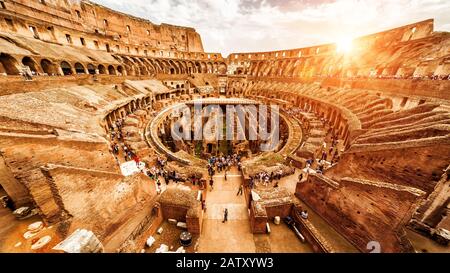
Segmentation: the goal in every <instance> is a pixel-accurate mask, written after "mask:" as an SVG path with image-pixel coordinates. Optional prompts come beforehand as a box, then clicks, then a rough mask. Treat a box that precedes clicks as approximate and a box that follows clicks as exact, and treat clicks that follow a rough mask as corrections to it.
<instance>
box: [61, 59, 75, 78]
mask: <svg viewBox="0 0 450 273" xmlns="http://www.w3.org/2000/svg"><path fill="white" fill-rule="evenodd" d="M61 69H62V72H63V74H64V75H65V76H67V75H72V74H73V72H72V66H70V64H69V63H68V62H66V61H63V62H61Z"/></svg>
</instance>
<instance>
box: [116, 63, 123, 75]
mask: <svg viewBox="0 0 450 273" xmlns="http://www.w3.org/2000/svg"><path fill="white" fill-rule="evenodd" d="M117 72H119V76H122V75H123V67H122V66H121V65H119V66H118V67H117Z"/></svg>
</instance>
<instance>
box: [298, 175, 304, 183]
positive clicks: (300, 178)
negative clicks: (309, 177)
mask: <svg viewBox="0 0 450 273" xmlns="http://www.w3.org/2000/svg"><path fill="white" fill-rule="evenodd" d="M302 180H303V173H300V174H299V175H298V182H302Z"/></svg>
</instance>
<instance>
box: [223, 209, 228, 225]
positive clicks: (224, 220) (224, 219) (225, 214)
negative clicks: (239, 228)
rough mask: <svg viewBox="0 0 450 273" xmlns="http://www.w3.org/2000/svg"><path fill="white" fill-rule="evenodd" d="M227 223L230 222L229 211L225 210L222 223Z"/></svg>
mask: <svg viewBox="0 0 450 273" xmlns="http://www.w3.org/2000/svg"><path fill="white" fill-rule="evenodd" d="M227 221H228V209H227V208H225V210H224V212H223V222H222V223H225V222H227Z"/></svg>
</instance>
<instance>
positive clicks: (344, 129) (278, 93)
mask: <svg viewBox="0 0 450 273" xmlns="http://www.w3.org/2000/svg"><path fill="white" fill-rule="evenodd" d="M286 90H290V88H286V89H284V86H283V85H278V86H276V85H260V84H255V85H253V84H249V85H248V87H247V88H246V89H245V90H244V96H245V97H248V98H254V99H256V100H258V99H260V98H267V99H269V100H270V99H276V100H283V101H286V102H287V103H289V105H292V106H296V107H299V108H300V109H303V110H305V111H307V112H312V113H314V114H315V115H316V116H317V117H319V118H324V119H325V120H328V121H329V124H330V125H331V127H332V129H333V130H334V132H335V133H336V135H338V136H339V137H340V138H341V139H343V140H344V145H345V146H348V145H349V144H350V142H351V139H350V137H351V134H352V132H351V131H352V130H356V129H358V128H356V129H355V128H350V127H351V126H350V125H349V123H348V120H349V119H348V117H346V116H344V114H343V112H342V109H340V108H338V107H336V106H334V105H331V104H328V103H325V102H323V101H320V100H317V99H314V98H310V97H306V96H302V95H301V94H295V93H292V92H290V91H286ZM359 129H360V128H359Z"/></svg>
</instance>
